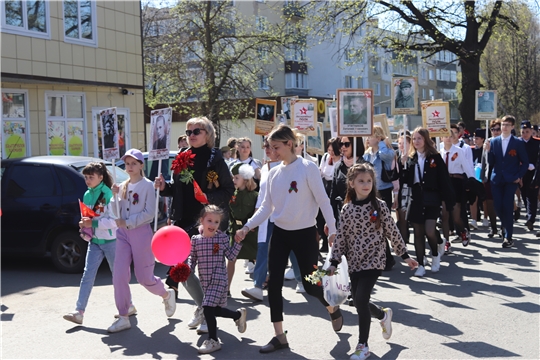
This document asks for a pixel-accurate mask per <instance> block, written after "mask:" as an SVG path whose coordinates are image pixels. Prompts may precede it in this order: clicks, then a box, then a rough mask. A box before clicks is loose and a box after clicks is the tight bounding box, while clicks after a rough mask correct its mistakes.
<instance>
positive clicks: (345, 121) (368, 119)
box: [337, 89, 373, 136]
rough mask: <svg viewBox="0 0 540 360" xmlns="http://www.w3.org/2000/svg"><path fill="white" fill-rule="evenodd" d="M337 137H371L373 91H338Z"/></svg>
mask: <svg viewBox="0 0 540 360" xmlns="http://www.w3.org/2000/svg"><path fill="white" fill-rule="evenodd" d="M337 94H338V102H337V115H338V118H337V121H338V136H371V132H372V129H373V90H372V89H338V90H337Z"/></svg>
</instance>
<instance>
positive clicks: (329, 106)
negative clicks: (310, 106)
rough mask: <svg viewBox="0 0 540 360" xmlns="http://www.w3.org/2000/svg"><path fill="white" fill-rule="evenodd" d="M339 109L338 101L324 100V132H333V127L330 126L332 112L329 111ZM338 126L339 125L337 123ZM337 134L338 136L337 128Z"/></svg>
mask: <svg viewBox="0 0 540 360" xmlns="http://www.w3.org/2000/svg"><path fill="white" fill-rule="evenodd" d="M332 108H334V109H335V108H337V101H336V100H324V127H323V130H324V131H331V130H332V127H331V125H330V111H329V109H332ZM336 126H337V123H336ZM336 134H337V128H336Z"/></svg>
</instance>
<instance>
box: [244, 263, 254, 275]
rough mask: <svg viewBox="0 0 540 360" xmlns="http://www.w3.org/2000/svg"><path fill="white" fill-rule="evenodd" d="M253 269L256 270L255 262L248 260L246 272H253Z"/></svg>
mask: <svg viewBox="0 0 540 360" xmlns="http://www.w3.org/2000/svg"><path fill="white" fill-rule="evenodd" d="M253 270H255V264H254V263H252V262H251V261H250V262H248V264H247V266H246V271H245V272H246V274H253Z"/></svg>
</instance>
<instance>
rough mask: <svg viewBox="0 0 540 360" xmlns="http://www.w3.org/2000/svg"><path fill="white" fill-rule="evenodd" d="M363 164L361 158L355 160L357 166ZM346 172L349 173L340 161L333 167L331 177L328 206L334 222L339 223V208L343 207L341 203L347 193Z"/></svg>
mask: <svg viewBox="0 0 540 360" xmlns="http://www.w3.org/2000/svg"><path fill="white" fill-rule="evenodd" d="M364 162H365V160H364V159H363V158H362V157H359V158H358V160H356V163H357V164H362V163H364ZM347 171H349V168H348V167H347V166H346V165H345V164H344V163H343V161H341V160H340V161H338V162H337V163H336V164H335V165H334V176H333V177H332V185H331V188H330V205H332V210H333V211H334V219H336V221H339V218H340V214H341V208H342V207H343V201H344V200H345V195H346V193H347Z"/></svg>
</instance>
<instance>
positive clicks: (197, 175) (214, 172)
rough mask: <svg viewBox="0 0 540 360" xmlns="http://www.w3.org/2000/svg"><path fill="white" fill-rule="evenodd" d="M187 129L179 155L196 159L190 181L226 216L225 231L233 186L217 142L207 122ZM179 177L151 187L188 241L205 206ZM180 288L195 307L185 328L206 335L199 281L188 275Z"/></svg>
mask: <svg viewBox="0 0 540 360" xmlns="http://www.w3.org/2000/svg"><path fill="white" fill-rule="evenodd" d="M186 128H187V130H186V135H187V137H188V142H189V145H190V147H189V148H182V149H180V153H182V152H185V151H191V153H192V154H194V155H195V157H194V159H193V165H192V166H189V170H193V178H194V179H195V181H196V182H197V184H199V187H200V188H201V190H202V191H203V193H204V196H203V197H205V198H206V200H207V203H209V204H212V205H217V206H219V207H220V208H222V209H223V210H224V212H225V216H224V217H223V219H221V220H222V221H221V225H220V229H221V230H222V231H226V230H227V226H228V221H229V217H228V215H227V214H228V213H229V211H228V205H229V200H230V199H231V197H232V195H233V193H234V184H233V182H232V178H231V173H230V172H229V168H228V167H227V164H226V163H225V160H224V159H223V155H222V153H221V150H219V149H218V148H214V143H215V140H216V135H215V134H216V133H215V129H214V125H212V122H211V121H210V120H208V119H207V118H205V117H198V118H192V119H189V120H188V122H187V123H186ZM180 177H181V174H174V175H172V180H171V182H170V183H166V182H165V180H164V179H163V175H161V174H160V175H159V177H157V178H156V181H155V183H154V186H155V187H156V189H159V190H160V195H161V196H170V197H172V199H173V200H172V205H171V215H170V217H171V220H172V221H173V222H174V225H176V226H179V227H181V228H182V229H184V230H185V231H186V232H187V233H188V234H189V236H190V237H191V236H193V235H195V234H198V227H197V222H198V219H199V216H200V213H201V210H202V209H203V207H204V204H203V203H201V202H199V200H197V199H195V194H194V188H193V182H187V183H185V182H182V181H180ZM166 283H167V285H169V286H170V287H172V288H173V289H175V290H178V283H176V282H174V281H173V280H172V279H171V278H170V277H168V278H167V281H166ZM182 284H183V285H184V287H185V288H186V290H187V291H188V293H189V295H190V296H191V297H192V298H193V300H194V301H195V303H196V304H197V306H198V308H197V310H196V311H195V316H194V318H193V319H192V320H191V322H190V323H189V324H188V327H190V328H195V327H197V326H199V325H201V327H200V328H199V330H198V332H199V333H204V332H208V330H207V327H206V324H203V321H204V317H203V310H202V307H201V306H202V300H203V292H202V288H201V284H200V282H199V279H198V278H197V277H196V276H195V275H194V273H191V275H190V276H189V278H188V280H187V281H186V282H184V283H182Z"/></svg>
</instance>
